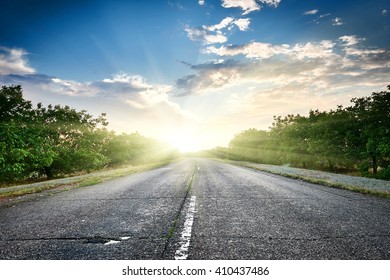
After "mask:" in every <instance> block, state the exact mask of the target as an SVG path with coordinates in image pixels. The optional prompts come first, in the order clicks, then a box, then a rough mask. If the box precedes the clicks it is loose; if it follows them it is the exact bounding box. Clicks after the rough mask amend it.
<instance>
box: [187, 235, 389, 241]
mask: <svg viewBox="0 0 390 280" xmlns="http://www.w3.org/2000/svg"><path fill="white" fill-rule="evenodd" d="M205 237H206V238H210V237H211V238H213V237H215V238H223V239H261V240H290V241H319V240H331V239H337V240H340V239H345V240H348V239H357V238H358V239H365V238H383V237H385V238H386V237H389V238H390V234H386V235H356V236H322V237H264V236H226V235H225V236H224V235H216V236H212V235H207V236H206V235H195V236H194V238H205Z"/></svg>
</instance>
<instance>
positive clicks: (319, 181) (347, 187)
mask: <svg viewBox="0 0 390 280" xmlns="http://www.w3.org/2000/svg"><path fill="white" fill-rule="evenodd" d="M216 160H220V161H223V162H225V163H230V164H233V165H238V166H243V167H248V168H252V169H255V170H259V171H263V172H268V173H271V174H275V175H280V176H283V177H288V178H291V179H295V180H302V181H305V182H309V183H313V184H319V185H323V186H327V187H331V188H337V189H344V190H349V191H353V192H357V193H361V194H365V195H372V196H377V197H382V198H387V199H389V198H390V191H386V190H373V189H369V188H363V187H361V186H356V185H350V184H344V183H339V182H332V181H330V180H326V179H318V178H314V177H310V176H302V175H295V174H289V173H286V172H278V171H274V170H270V169H267V168H260V167H256V166H253V163H249V162H248V163H246V162H241V161H232V160H221V159H216Z"/></svg>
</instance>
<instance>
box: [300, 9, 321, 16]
mask: <svg viewBox="0 0 390 280" xmlns="http://www.w3.org/2000/svg"><path fill="white" fill-rule="evenodd" d="M317 13H318V10H310V11H306V12H304V13H303V14H304V15H305V16H307V15H315V14H317Z"/></svg>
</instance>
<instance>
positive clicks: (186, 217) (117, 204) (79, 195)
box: [0, 159, 390, 259]
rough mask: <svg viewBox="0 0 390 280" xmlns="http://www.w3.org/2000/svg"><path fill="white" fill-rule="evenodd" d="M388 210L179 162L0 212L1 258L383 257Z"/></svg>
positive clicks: (388, 251)
mask: <svg viewBox="0 0 390 280" xmlns="http://www.w3.org/2000/svg"><path fill="white" fill-rule="evenodd" d="M389 213H390V201H389V200H386V199H380V198H375V197H370V196H364V195H361V194H357V193H352V192H349V191H345V190H339V189H332V188H328V187H324V186H320V185H314V184H310V183H306V182H301V181H296V180H292V179H288V178H284V177H280V176H276V175H271V174H267V173H263V172H259V171H254V170H252V169H248V168H243V167H237V166H233V165H228V164H225V163H221V162H217V161H213V160H209V159H185V160H182V161H180V162H176V163H173V164H170V165H167V166H165V167H163V168H159V169H155V170H152V171H148V172H144V173H139V174H134V175H130V176H127V177H123V178H120V179H116V180H112V181H110V182H106V183H102V184H98V185H95V186H89V187H84V188H80V189H76V190H72V191H68V192H63V193H59V194H56V195H54V196H44V197H39V198H36V199H34V200H31V201H27V202H21V203H18V204H16V205H14V206H13V207H6V206H2V207H0V228H1V231H0V251H1V256H0V258H1V259H175V258H188V259H389V258H390V215H389ZM183 236H187V237H185V238H184V237H183ZM186 238H187V239H186ZM188 245H189V246H188Z"/></svg>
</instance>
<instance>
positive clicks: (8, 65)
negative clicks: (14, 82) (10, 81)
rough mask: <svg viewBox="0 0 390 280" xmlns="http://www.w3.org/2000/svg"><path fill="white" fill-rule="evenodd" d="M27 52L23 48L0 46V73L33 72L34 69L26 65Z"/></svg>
mask: <svg viewBox="0 0 390 280" xmlns="http://www.w3.org/2000/svg"><path fill="white" fill-rule="evenodd" d="M27 54H28V53H27V52H26V51H25V50H23V49H11V48H6V47H1V46H0V75H7V74H33V73H35V69H33V68H32V67H30V66H29V65H28V60H27V58H26V55H27Z"/></svg>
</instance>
